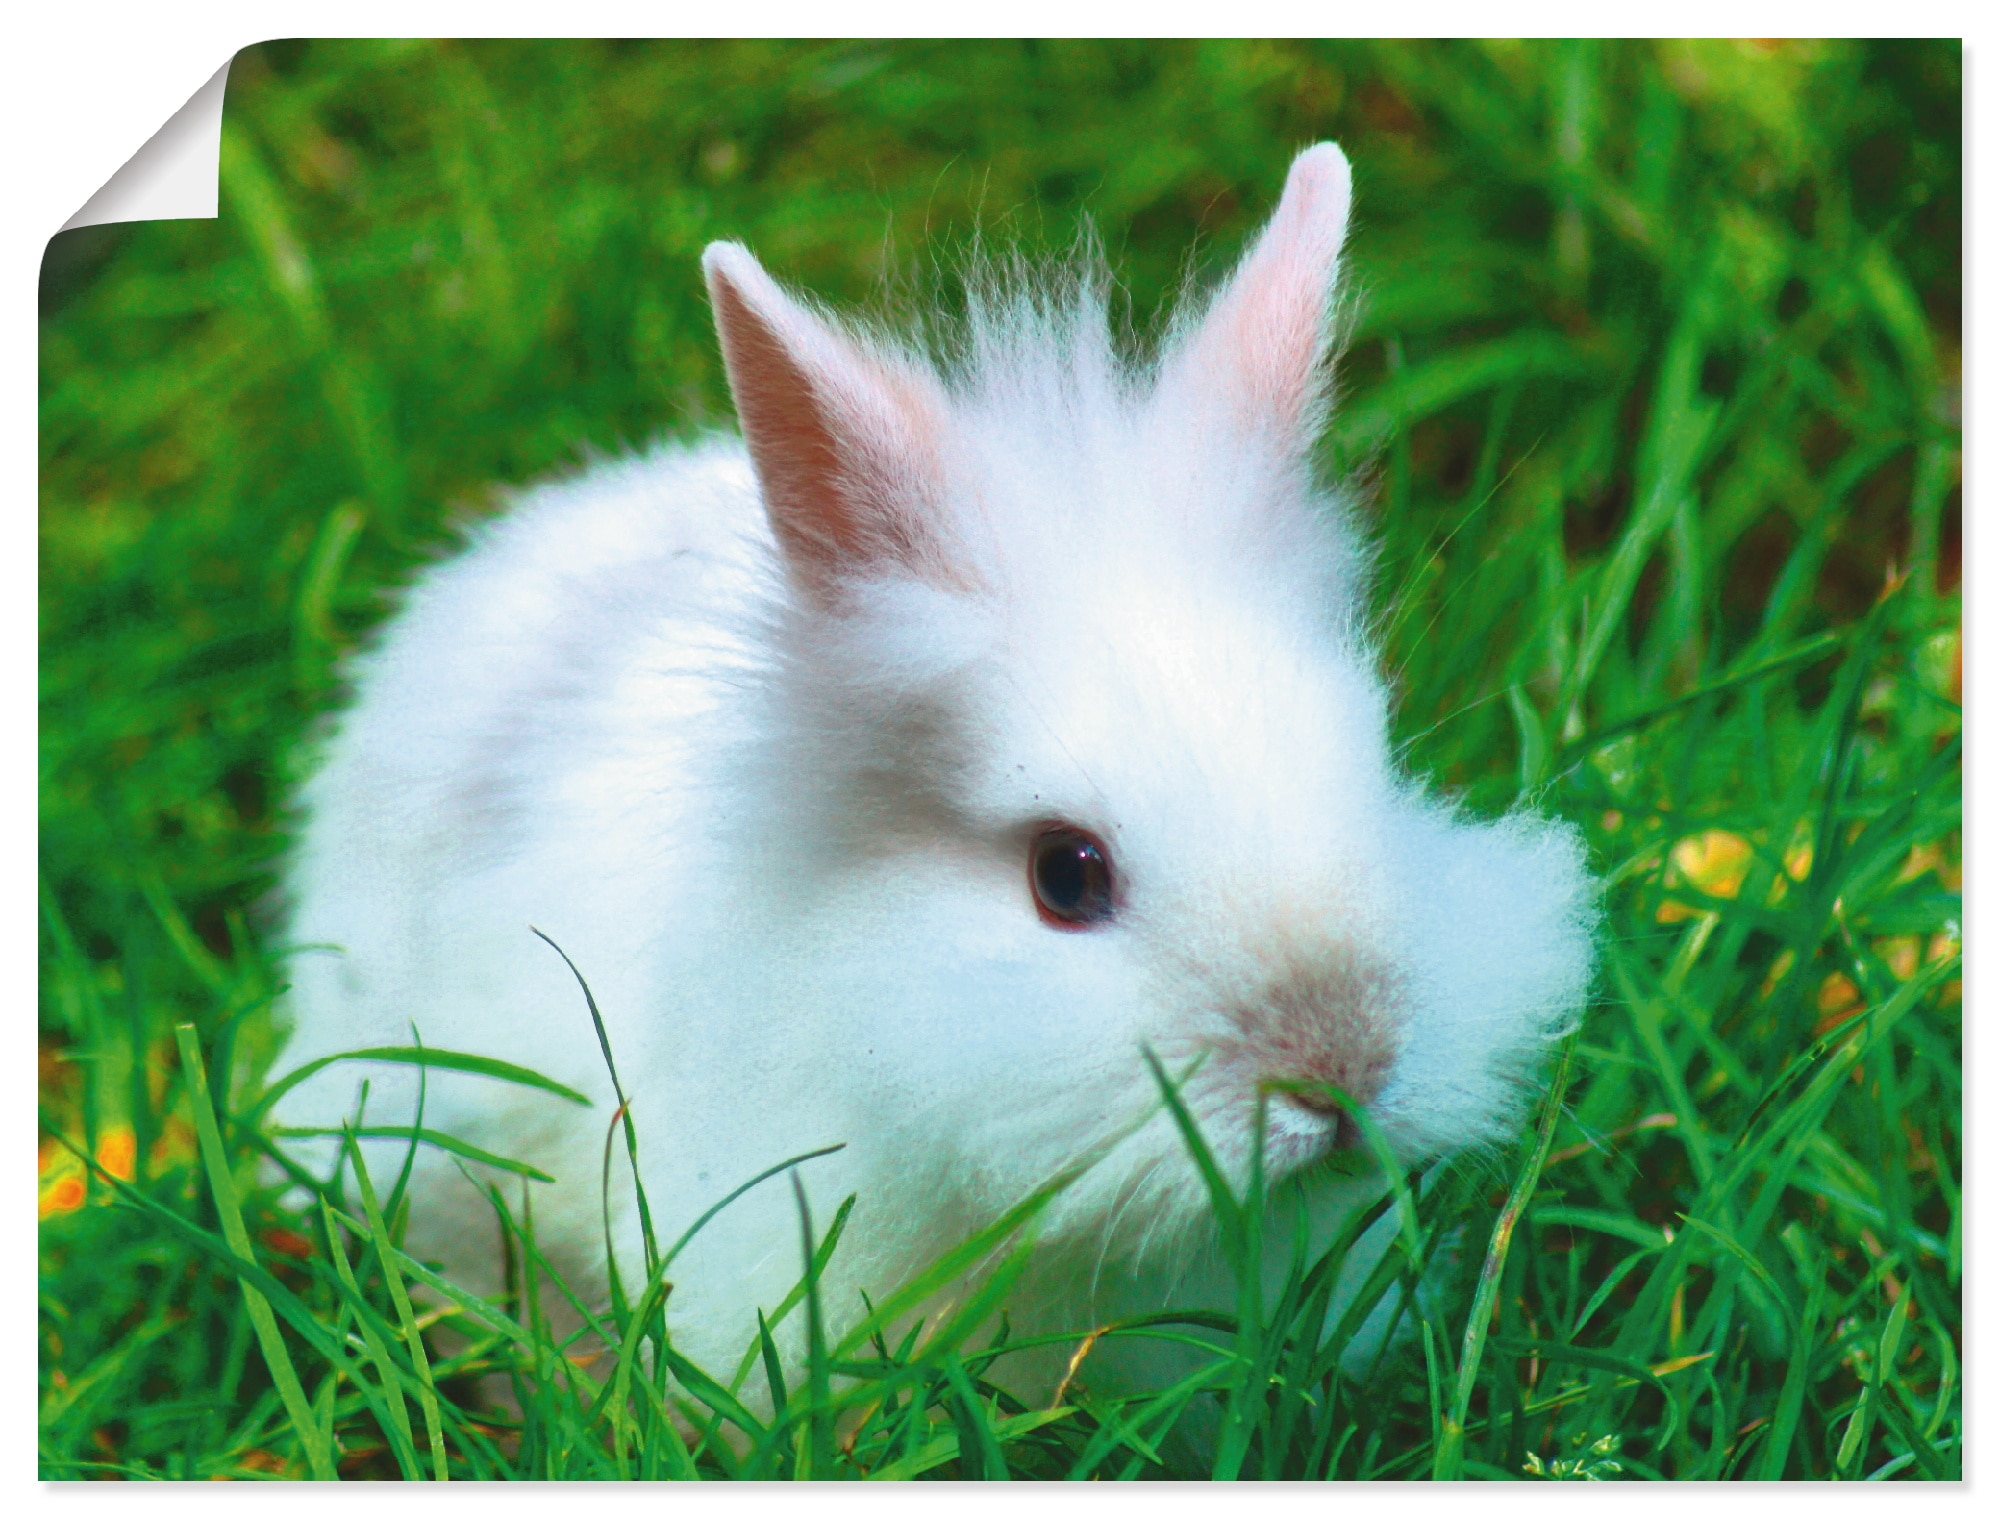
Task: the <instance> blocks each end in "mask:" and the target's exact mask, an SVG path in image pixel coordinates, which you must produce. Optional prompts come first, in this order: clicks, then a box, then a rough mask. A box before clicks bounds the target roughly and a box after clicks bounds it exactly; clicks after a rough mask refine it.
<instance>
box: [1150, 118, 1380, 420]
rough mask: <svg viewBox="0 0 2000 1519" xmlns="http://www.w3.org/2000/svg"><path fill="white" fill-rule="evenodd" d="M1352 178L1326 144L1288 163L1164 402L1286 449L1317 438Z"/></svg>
mask: <svg viewBox="0 0 2000 1519" xmlns="http://www.w3.org/2000/svg"><path fill="white" fill-rule="evenodd" d="M1351 184H1352V176H1351V175H1350V173H1349V170H1348V167H1347V158H1346V155H1344V154H1343V153H1342V152H1341V151H1340V149H1339V148H1337V147H1335V146H1334V145H1333V144H1332V143H1330V142H1323V143H1320V144H1318V145H1317V146H1315V147H1311V148H1308V149H1306V150H1305V152H1303V153H1301V154H1300V155H1299V156H1298V157H1297V158H1296V159H1294V160H1293V161H1292V169H1291V173H1290V174H1289V175H1288V176H1287V177H1286V179H1285V193H1284V196H1283V198H1282V199H1280V200H1279V202H1278V209H1277V211H1276V212H1274V213H1273V214H1272V217H1271V220H1270V223H1269V225H1267V226H1266V227H1265V228H1264V231H1263V234H1262V235H1261V236H1260V237H1259V238H1258V239H1257V241H1256V243H1255V245H1254V246H1252V248H1251V249H1250V251H1249V252H1248V253H1246V254H1245V255H1244V256H1243V261H1242V263H1240V264H1239V265H1237V267H1236V272H1235V273H1234V274H1232V275H1231V276H1230V278H1229V282H1228V283H1227V284H1225V285H1224V286H1223V287H1222V289H1221V290H1220V291H1218V292H1217V294H1216V296H1215V298H1214V300H1213V301H1212V302H1211V303H1210V304H1209V306H1208V309H1207V311H1206V312H1205V313H1204V314H1203V316H1202V318H1201V320H1200V321H1199V323H1197V324H1196V325H1195V326H1194V327H1193V328H1192V329H1191V330H1190V331H1188V332H1187V333H1186V334H1185V335H1184V336H1183V337H1182V338H1181V339H1180V340H1179V341H1178V342H1177V343H1175V345H1174V346H1173V348H1172V349H1171V350H1170V352H1169V353H1168V356H1167V358H1166V361H1165V364H1164V366H1163V369H1162V372H1161V377H1160V396H1161V400H1162V402H1163V403H1164V404H1167V405H1170V406H1172V407H1174V408H1175V409H1176V411H1177V412H1179V413H1180V414H1182V415H1187V414H1189V413H1192V415H1193V416H1194V417H1198V418H1200V419H1201V420H1202V421H1205V422H1209V423H1211V424H1219V425H1221V426H1222V427H1224V428H1227V429H1230V430H1232V431H1236V432H1238V433H1243V434H1249V435H1260V436H1264V437H1268V438H1270V439H1271V440H1272V441H1273V442H1275V443H1277V444H1278V445H1279V446H1280V447H1282V448H1284V449H1286V450H1288V451H1291V450H1303V449H1304V448H1306V447H1307V446H1308V445H1309V444H1310V443H1311V441H1312V437H1313V434H1314V433H1315V432H1316V431H1317V430H1318V425H1319V422H1320V420H1321V415H1322V409H1323V406H1324V395H1325V393H1324V375H1323V372H1322V371H1323V368H1324V365H1325V362H1326V358H1327V354H1328V351H1329V348H1330V346H1331V338H1330V335H1329V333H1328V325H1329V323H1328V317H1329V306H1330V304H1331V301H1332V298H1333V290H1334V285H1335V281H1336V277H1337V275H1338V273H1339V266H1340V245H1341V240H1342V239H1343V238H1344V237H1345V235H1346V233H1347V208H1348V201H1349V198H1350V191H1351Z"/></svg>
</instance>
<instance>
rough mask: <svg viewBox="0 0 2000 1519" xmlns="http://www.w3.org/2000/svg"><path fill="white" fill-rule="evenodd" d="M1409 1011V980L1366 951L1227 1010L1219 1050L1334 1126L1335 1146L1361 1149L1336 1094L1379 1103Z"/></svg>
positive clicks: (1286, 974)
mask: <svg viewBox="0 0 2000 1519" xmlns="http://www.w3.org/2000/svg"><path fill="white" fill-rule="evenodd" d="M1406 1003H1407V992H1406V991H1405V988H1404V985H1403V981H1402V978H1401V977H1400V976H1399V975H1398V974H1397V973H1396V971H1395V969H1394V967H1393V966H1391V965H1390V964H1388V963H1387V962H1386V961H1384V960H1382V959H1380V958H1378V957H1375V956H1372V955H1369V954H1367V953H1366V952H1364V951H1359V950H1354V949H1348V948H1343V949H1341V950H1340V951H1338V952H1335V953H1331V954H1327V955H1324V956H1320V957H1315V958H1313V959H1311V960H1308V961H1303V962H1294V963H1292V964H1289V965H1287V966H1285V967H1284V968H1283V970H1282V971H1281V972H1280V973H1279V974H1278V975H1277V976H1276V977H1274V978H1273V979H1272V980H1270V981H1269V982H1267V983H1266V985H1265V986H1264V987H1263V989H1262V991H1261V993H1260V994H1259V995H1256V996H1252V997H1248V998H1244V999H1242V1000H1240V1001H1238V1002H1236V1003H1235V1005H1234V1006H1232V1007H1231V1008H1230V1009H1229V1020H1228V1021H1229V1025H1230V1029H1229V1032H1227V1033H1225V1034H1224V1035H1223V1036H1222V1038H1221V1039H1220V1040H1218V1041H1217V1043H1218V1045H1219V1046H1221V1048H1219V1049H1218V1053H1219V1054H1221V1055H1222V1056H1224V1058H1225V1059H1226V1061H1227V1063H1228V1064H1229V1065H1231V1066H1232V1067H1234V1068H1236V1069H1237V1070H1239V1071H1241V1072H1242V1073H1243V1074H1244V1075H1245V1076H1246V1077H1248V1078H1250V1079H1251V1080H1252V1081H1254V1082H1256V1083H1258V1084H1265V1083H1270V1084H1273V1085H1275V1086H1276V1088H1277V1090H1278V1092H1279V1095H1280V1098H1281V1100H1283V1101H1286V1102H1289V1103H1290V1104H1292V1105H1293V1106H1294V1107H1295V1108H1297V1109H1301V1110H1303V1111H1304V1112H1306V1113H1309V1114H1312V1115H1313V1116H1315V1117H1317V1118H1322V1119H1326V1120H1329V1121H1330V1123H1331V1125H1332V1136H1333V1140H1334V1143H1335V1144H1336V1145H1348V1144H1352V1143H1354V1142H1355V1141H1356V1139H1357V1137H1358V1136H1357V1135H1356V1133H1355V1129H1354V1125H1353V1124H1352V1122H1351V1121H1350V1120H1348V1119H1347V1118H1346V1116H1345V1113H1344V1110H1343V1109H1342V1108H1341V1106H1340V1104H1339V1102H1338V1101H1336V1100H1335V1099H1334V1097H1333V1096H1332V1094H1331V1092H1330V1091H1328V1090H1327V1089H1328V1088H1336V1087H1337V1088H1338V1089H1339V1090H1340V1091H1342V1092H1344V1093H1345V1094H1346V1095H1347V1096H1348V1097H1349V1098H1350V1099H1351V1100H1353V1101H1354V1102H1356V1103H1359V1104H1361V1105H1363V1106H1366V1105H1367V1104H1368V1103H1370V1102H1372V1101H1373V1100H1374V1099H1375V1097H1376V1095H1377V1094H1378V1093H1379V1092H1380V1091H1381V1090H1382V1088H1383V1086H1384V1084H1386V1083H1387V1081H1388V1079H1389V1074H1390V1072H1391V1071H1392V1070H1393V1069H1394V1068H1395V1064H1396V1055H1397V1051H1398V1049H1399V1047H1400V1035H1401V1032H1402V1026H1403V1022H1404V1010H1405V1006H1406Z"/></svg>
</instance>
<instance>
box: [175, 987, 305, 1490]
mask: <svg viewBox="0 0 2000 1519" xmlns="http://www.w3.org/2000/svg"><path fill="white" fill-rule="evenodd" d="M174 1038H175V1040H176V1041H177V1042H178V1044H179V1046H180V1056H181V1071H182V1073H183V1075H184V1077H185V1079H186V1081H187V1089H188V1100H189V1103H190V1105H191V1106H192V1107H193V1109H194V1123H195V1134H196V1136H197V1137H198V1139H199V1141H200V1145H201V1159H202V1165H203V1167H204V1168H205V1169H206V1170H207V1172H208V1186H209V1191H210V1194H211V1195H212V1196H213V1197H214V1199H215V1211H216V1213H217V1215H218V1216H219V1218H220V1219H221V1222H222V1237H223V1239H224V1240H225V1241H227V1243H228V1246H229V1249H230V1251H231V1252H232V1253H233V1254H235V1255H236V1257H237V1258H238V1259H239V1260H241V1261H243V1262H244V1263H245V1264H249V1265H254V1264H255V1263H256V1256H255V1254H254V1253H253V1252H252V1250H251V1248H250V1231H249V1230H248V1229H246V1228H245V1227H244V1226H243V1210H242V1207H241V1205H240V1204H239V1203H238V1202H237V1198H236V1180H235V1178H234V1177H233V1176H231V1175H230V1172H229V1155H228V1152H227V1151H225V1150H224V1149H223V1147H222V1131H221V1129H220V1128H218V1127H217V1125H216V1122H215V1109H214V1106H213V1105H212V1103H211V1102H210V1100H209V1095H208V1073H207V1070H206V1068H205V1067H204V1066H203V1064H202V1059H201V1041H200V1039H199V1038H198V1037H197V1035H196V1033H195V1027H194V1025H193V1024H192V1023H182V1024H177V1025H176V1026H175V1028H174ZM242 1285H243V1305H244V1308H245V1309H246V1310H247V1311H248V1312H249V1314H250V1322H251V1323H252V1324H253V1325H254V1326H255V1328H256V1331H257V1343H258V1344H259V1345H260V1346H261V1347H262V1348H263V1351H264V1364H265V1365H266V1366H267V1367H268V1368H269V1369H270V1372H271V1381H272V1382H273V1383H274V1384H275V1385H276V1386H277V1389H278V1396H279V1397H280V1398H281V1399H283V1401H284V1405H285V1413H286V1414H287V1415H288V1416H289V1417H290V1419H291V1421H292V1431H293V1433H294V1434H295V1435H296V1436H297V1437H298V1441H299V1444H300V1446H301V1447H302V1448H303V1449H304V1450H305V1453H306V1462H307V1465H308V1466H309V1467H310V1469H311V1471H312V1474H313V1477H314V1479H315V1480H316V1481H320V1482H334V1481H338V1480H339V1473H337V1472H336V1471H335V1470H334V1465H333V1451H332V1449H331V1448H330V1446H329V1445H328V1443H327V1442H326V1441H324V1440H322V1439H321V1438H320V1432H319V1421H318V1420H317V1419H316V1418H315V1417H314V1416H313V1409H312V1404H311V1403H310V1402H309V1401H308V1400H307V1398H306V1391H305V1388H304V1387H303V1386H301V1385H300V1383H299V1374H298V1372H297V1370H296V1369H294V1367H293V1366H292V1358H291V1354H290V1352H288V1351H287V1350H286V1349H285V1342H284V1339H283V1337H282V1336H281V1335H280V1334H279V1333H278V1323H277V1320H276V1319H275V1318H273V1317H272V1314H271V1305H270V1302H269V1301H268V1300H267V1299H266V1298H265V1296H264V1294H263V1293H262V1292H260V1291H258V1290H257V1288H255V1287H254V1286H252V1285H251V1284H250V1282H249V1281H247V1280H245V1281H244V1282H243V1284H242Z"/></svg>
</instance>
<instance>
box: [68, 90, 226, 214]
mask: <svg viewBox="0 0 2000 1519" xmlns="http://www.w3.org/2000/svg"><path fill="white" fill-rule="evenodd" d="M230 61H231V62H234V61H235V60H234V59H231V60H230ZM228 83H229V64H228V63H225V64H223V66H222V67H221V68H219V69H217V70H216V71H215V73H214V75H213V77H211V78H210V79H209V81H208V83H207V84H205V85H203V86H202V87H201V88H200V89H198V90H196V91H195V92H194V95H193V96H192V97H191V98H190V99H189V100H188V103H187V104H186V105H184V106H182V107H181V108H180V109H179V110H178V111H176V112H174V114H173V115H172V116H171V117H169V118H168V120H167V124H166V125H165V126H163V127H161V128H160V130H159V131H157V132H155V133H154V134H153V135H152V136H151V137H150V138H149V139H147V142H146V145H145V146H144V147H142V148H140V149H139V151H138V152H136V153H134V154H133V155H132V156H131V157H130V158H128V159H127V160H125V165H124V167H123V168H121V169H120V170H119V171H118V172H117V173H116V174H114V175H112V176H111V178H109V179H107V180H106V181H105V182H104V187H103V188H102V189H100V190H99V191H98V192H97V193H96V194H95V195H93V196H91V197H90V199H89V200H87V201H85V202H84V203H83V209H82V210H80V211H78V212H77V213H76V215H74V216H72V217H71V218H70V219H69V220H68V221H66V222H64V223H63V224H62V229H61V230H63V231H64V232H67V231H69V230H70V229H71V228H72V227H93V226H96V225H98V224H100V223H102V222H146V221H176V220H182V219H188V218H204V217H205V218H213V217H214V216H215V215H216V212H217V203H218V186H219V182H220V178H221V164H222V96H223V90H224V89H225V87H226V86H227V85H228Z"/></svg>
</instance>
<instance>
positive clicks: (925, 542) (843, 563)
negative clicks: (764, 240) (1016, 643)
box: [701, 243, 959, 601]
mask: <svg viewBox="0 0 2000 1519" xmlns="http://www.w3.org/2000/svg"><path fill="white" fill-rule="evenodd" d="M701 262H702V269H703V271H704V272H705V273H706V274H707V276H708V294H709V300H710V303H711V304H712V305H713V307H714V309H715V327H716V332H717V334H718V335H719V336H720V337H721V339H722V358H723V363H724V365H725V367H726V368H727V369H728V372H729V388H730V391H731V392H732V394H733V395H734V396H735V399H736V416H737V420H738V421H739V423H740V424H741V425H742V428H743V439H744V442H745V443H747V444H748V445H749V448H750V459H751V462H752V463H753V464H754V465H755V466H756V469H757V478H758V482H759V484H760V485H762V487H763V491H764V503H765V508H766V510H767V511H769V513H770V516H771V526H772V528H773V529H774V530H775V532H776V534H777V539H778V543H779V545H780V547H781V548H782V549H783V551H784V554H785V559H786V561H787V563H788V565H789V567H790V569H791V571H792V573H793V575H794V576H795V577H796V578H797V579H798V580H799V582H800V583H801V585H802V586H803V587H804V588H805V589H806V590H807V591H808V592H810V593H811V594H813V595H814V596H815V597H817V598H819V599H821V600H823V601H824V600H827V599H830V598H831V597H832V595H833V593H834V589H835V587H836V586H837V585H838V584H839V583H840V582H841V581H843V580H847V579H852V578H859V577H865V576H866V575H867V574H868V572H869V571H870V570H871V569H887V568H891V567H892V566H897V567H900V568H901V569H902V570H904V571H905V572H907V573H910V574H914V575H916V576H918V577H919V578H921V579H925V580H928V581H931V582H933V583H940V584H944V583H954V584H955V583H956V582H957V580H958V579H959V577H958V576H957V575H956V574H955V573H954V571H953V569H952V566H951V565H950V563H949V561H948V558H947V556H946V555H945V554H944V553H943V551H942V546H941V544H940V542H939V540H938V534H937V506H938V502H939V498H940V495H941V483H940V481H941V468H940V450H941V444H942V437H943V424H944V415H945V403H944V396H943V394H942V392H941V391H940V389H939V387H938V384H937V382H936V380H935V379H933V378H932V377H931V376H930V375H929V374H927V373H924V372H922V371H921V370H919V369H918V368H917V367H916V366H914V365H912V364H910V363H908V362H907V361H905V360H903V359H901V358H899V357H897V356H895V355H893V354H888V353H884V352H880V351H873V350H870V349H868V348H866V347H864V346H863V345H862V344H861V343H858V342H856V341H855V340H854V339H852V338H850V337H849V336H847V335H846V334H844V333H841V332H839V331H837V330H836V329H835V328H834V327H833V326H831V325H830V324H829V323H827V322H826V321H824V320H822V319H821V318H820V317H818V316H816V315H815V314H813V313H812V312H811V311H808V310H807V309H806V308H805V307H804V306H802V305H800V304H799V303H798V302H797V301H794V300H793V299H792V298H791V297H789V296H787V295H786V294H785V292H784V291H782V290H780V289H779V288H778V285H777V283H776V282H775V281H774V280H773V279H772V278H771V277H770V275H768V274H766V273H765V272H764V269H763V266H762V265H760V264H759V263H758V262H757V260H756V259H755V258H753V257H752V256H751V254H750V251H749V250H748V249H747V248H744V247H742V246H741V245H740V244H737V243H711V244H709V246H708V248H707V250H706V251H705V252H704V253H703V254H702V260H701Z"/></svg>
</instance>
